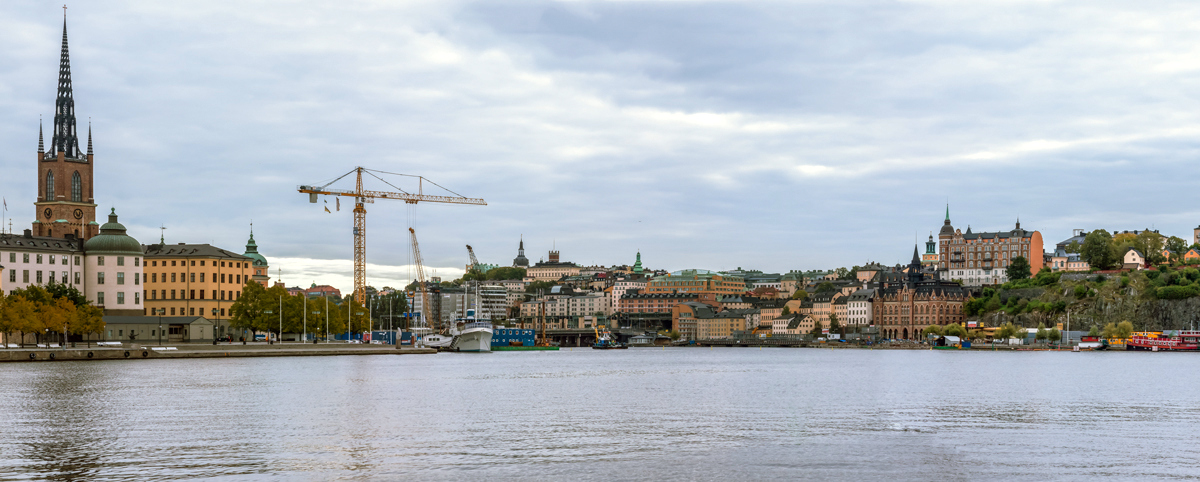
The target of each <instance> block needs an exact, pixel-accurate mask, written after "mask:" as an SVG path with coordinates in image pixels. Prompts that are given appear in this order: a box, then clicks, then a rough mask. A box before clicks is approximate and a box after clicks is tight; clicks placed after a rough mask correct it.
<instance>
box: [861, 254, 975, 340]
mask: <svg viewBox="0 0 1200 482" xmlns="http://www.w3.org/2000/svg"><path fill="white" fill-rule="evenodd" d="M876 294H877V296H876V297H875V300H874V303H873V306H872V308H871V309H872V311H873V312H874V318H875V324H876V325H878V326H879V327H880V329H881V333H882V335H883V337H884V338H893V339H909V340H915V339H918V338H920V335H921V331H923V330H924V329H925V328H926V327H928V326H931V325H939V326H944V325H947V324H949V323H962V322H963V321H964V317H963V303H964V302H965V301H966V299H967V292H966V291H965V290H963V288H962V286H961V285H959V284H958V283H955V282H951V281H943V280H940V279H938V278H937V277H933V276H928V275H926V274H925V273H924V272H923V271H922V270H921V260H920V258H919V257H918V255H917V248H916V246H913V257H912V261H911V262H910V263H909V266H908V272H907V273H905V281H904V283H903V284H899V285H895V284H893V285H890V286H888V287H886V288H879V289H878V290H877V292H876Z"/></svg>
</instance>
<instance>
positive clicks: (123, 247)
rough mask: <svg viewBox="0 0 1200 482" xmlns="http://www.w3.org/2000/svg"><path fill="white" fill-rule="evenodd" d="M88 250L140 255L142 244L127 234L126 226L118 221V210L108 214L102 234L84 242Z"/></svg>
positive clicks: (84, 246) (84, 248) (101, 228)
mask: <svg viewBox="0 0 1200 482" xmlns="http://www.w3.org/2000/svg"><path fill="white" fill-rule="evenodd" d="M83 250H84V251H87V252H89V253H90V252H104V253H122V254H132V255H140V254H142V244H141V243H139V242H138V241H137V240H136V239H133V237H132V236H130V235H128V234H125V226H124V225H122V224H121V223H118V222H117V210H116V209H115V208H114V209H113V210H112V212H111V213H109V215H108V222H107V223H104V225H103V226H100V234H99V235H96V236H94V237H92V239H89V240H87V241H86V242H84V243H83Z"/></svg>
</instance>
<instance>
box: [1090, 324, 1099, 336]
mask: <svg viewBox="0 0 1200 482" xmlns="http://www.w3.org/2000/svg"><path fill="white" fill-rule="evenodd" d="M1088 336H1100V329H1099V328H1096V325H1092V329H1090V330H1088Z"/></svg>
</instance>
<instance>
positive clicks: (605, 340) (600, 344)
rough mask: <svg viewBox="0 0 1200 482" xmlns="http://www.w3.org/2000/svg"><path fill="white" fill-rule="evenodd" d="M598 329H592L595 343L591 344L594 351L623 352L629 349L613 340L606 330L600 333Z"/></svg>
mask: <svg viewBox="0 0 1200 482" xmlns="http://www.w3.org/2000/svg"><path fill="white" fill-rule="evenodd" d="M600 328H603V327H599V328H592V330H593V331H595V332H596V343H594V344H592V348H593V349H596V350H624V349H626V348H629V347H628V346H625V345H624V344H623V343H621V342H618V341H617V340H615V339H613V336H612V333H610V332H609V331H608V330H604V331H600Z"/></svg>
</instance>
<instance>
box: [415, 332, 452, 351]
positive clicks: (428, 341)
mask: <svg viewBox="0 0 1200 482" xmlns="http://www.w3.org/2000/svg"><path fill="white" fill-rule="evenodd" d="M453 342H454V337H453V336H449V335H441V334H437V333H431V334H428V335H425V336H422V337H421V345H423V346H427V347H429V348H449V347H450V344H451V343H453Z"/></svg>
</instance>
